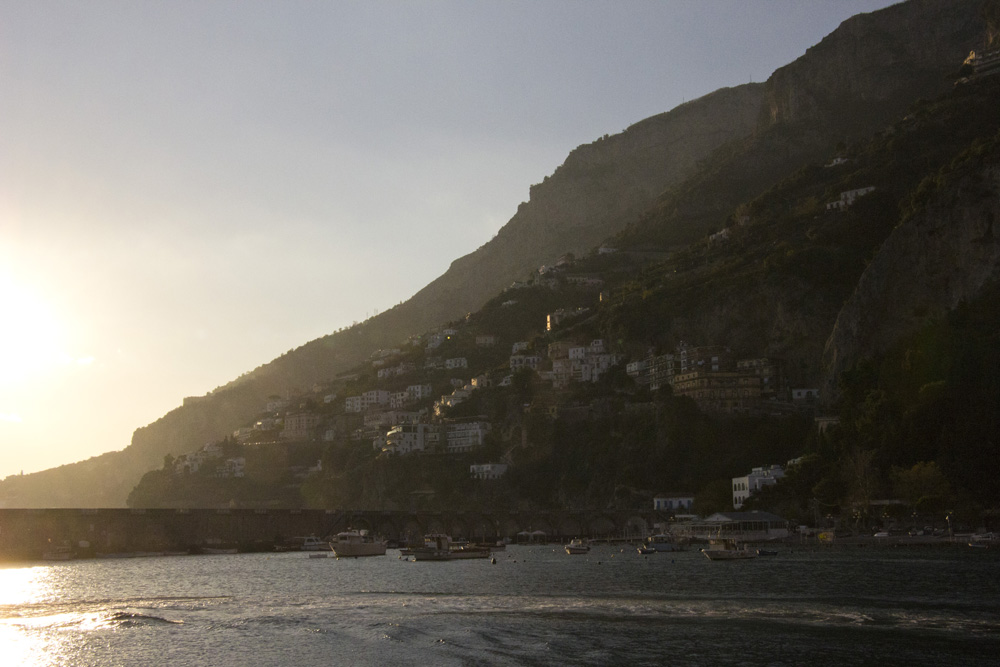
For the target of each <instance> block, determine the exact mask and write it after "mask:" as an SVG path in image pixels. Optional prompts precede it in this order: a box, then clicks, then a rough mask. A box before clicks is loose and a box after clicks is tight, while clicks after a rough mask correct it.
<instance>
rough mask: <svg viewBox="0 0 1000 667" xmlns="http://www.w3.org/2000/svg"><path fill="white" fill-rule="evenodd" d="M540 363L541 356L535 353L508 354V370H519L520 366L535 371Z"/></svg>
mask: <svg viewBox="0 0 1000 667" xmlns="http://www.w3.org/2000/svg"><path fill="white" fill-rule="evenodd" d="M541 363H542V358H541V357H540V356H538V355H537V354H512V355H511V356H510V370H512V371H519V370H521V369H522V368H530V369H531V370H533V371H537V370H538V367H539V366H540V365H541Z"/></svg>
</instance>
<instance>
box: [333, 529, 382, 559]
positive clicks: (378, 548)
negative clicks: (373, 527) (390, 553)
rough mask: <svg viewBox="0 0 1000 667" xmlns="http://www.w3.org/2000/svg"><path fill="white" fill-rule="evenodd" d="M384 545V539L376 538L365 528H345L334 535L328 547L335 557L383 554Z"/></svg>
mask: <svg viewBox="0 0 1000 667" xmlns="http://www.w3.org/2000/svg"><path fill="white" fill-rule="evenodd" d="M386 545H387V542H386V541H385V540H376V539H375V538H373V537H372V536H370V535H369V534H368V531H367V530H345V531H343V532H341V533H337V534H336V535H334V537H333V539H332V540H331V541H330V547H331V548H333V553H334V555H336V556H337V558H358V557H360V556H384V555H385V548H386Z"/></svg>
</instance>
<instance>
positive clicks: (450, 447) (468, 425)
mask: <svg viewBox="0 0 1000 667" xmlns="http://www.w3.org/2000/svg"><path fill="white" fill-rule="evenodd" d="M489 432H490V423H489V422H478V421H477V422H461V423H458V424H446V425H445V428H444V436H445V451H447V452H448V453H449V454H461V453H462V452H471V451H472V450H473V449H476V448H477V447H482V445H483V443H484V442H485V438H486V434H487V433H489Z"/></svg>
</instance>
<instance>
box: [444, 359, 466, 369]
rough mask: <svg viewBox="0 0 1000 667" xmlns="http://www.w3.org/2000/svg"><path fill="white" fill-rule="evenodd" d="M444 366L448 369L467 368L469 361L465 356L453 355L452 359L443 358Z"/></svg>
mask: <svg viewBox="0 0 1000 667" xmlns="http://www.w3.org/2000/svg"><path fill="white" fill-rule="evenodd" d="M444 367H445V368H447V369H449V370H450V369H453V368H468V367H469V362H468V361H467V360H466V358H465V357H455V358H453V359H445V360H444Z"/></svg>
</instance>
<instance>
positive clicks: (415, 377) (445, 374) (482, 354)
mask: <svg viewBox="0 0 1000 667" xmlns="http://www.w3.org/2000/svg"><path fill="white" fill-rule="evenodd" d="M614 252H615V250H614V249H610V248H605V247H602V248H601V249H600V254H611V253H614ZM574 263H575V261H574V259H573V258H572V256H567V257H561V258H559V260H557V261H556V262H555V263H554V264H553V265H552V266H543V267H540V268H539V270H538V272H537V276H534V277H532V278H531V279H529V280H528V281H525V282H524V283H514V284H513V285H512V286H511V287H510V288H509V289H508V290H507V291H506V292H505V293H504V295H503V296H502V297H501V298H500V299H499V300H498V303H497V304H495V305H494V310H499V311H505V314H508V315H513V313H516V312H518V310H519V309H520V308H522V306H523V305H524V304H519V301H518V299H517V295H518V292H519V291H522V290H526V291H525V292H523V294H524V295H525V296H527V294H528V293H529V292H530V291H531V290H538V289H542V290H544V291H546V292H549V293H552V294H553V295H557V296H558V295H560V294H564V293H566V294H569V293H572V294H573V295H574V296H576V297H579V296H580V294H581V293H582V294H583V295H584V300H586V299H596V300H598V301H599V300H600V299H606V298H608V293H607V292H606V291H602V288H603V287H604V281H603V280H602V279H600V278H599V277H597V276H595V275H593V274H589V275H587V276H585V277H583V278H581V277H580V276H577V275H575V274H574V273H573V272H572V269H573V266H574ZM557 300H558V298H557ZM591 317H592V308H591V307H589V306H586V305H572V306H569V305H567V306H564V307H558V308H554V309H551V310H548V311H546V312H545V313H544V318H542V317H539V318H538V319H536V320H533V321H537V322H538V323H539V326H538V328H537V329H535V330H531V329H527V330H521V331H515V333H516V334H518V335H517V336H516V338H513V339H511V332H510V331H506V332H505V333H503V334H501V333H500V332H496V331H491V330H488V329H485V328H484V327H483V325H482V324H481V323H480V322H478V321H477V320H476V318H475V317H473V316H472V315H471V314H470V316H469V317H467V318H466V320H465V321H462V322H455V323H451V324H449V325H447V326H444V327H441V328H439V329H436V330H433V331H429V332H426V333H424V334H422V335H419V336H412V337H411V338H409V339H408V340H407V341H405V342H404V343H403V344H401V345H400V346H399V347H394V348H389V349H380V350H377V351H375V352H374V353H372V354H371V356H370V358H369V360H368V362H367V363H365V364H364V365H363V366H361V367H359V368H356V369H354V370H353V371H352V372H350V373H347V374H344V375H343V376H342V377H339V378H337V379H335V380H333V381H331V382H328V383H317V384H316V385H315V386H314V387H312V390H311V391H309V392H304V393H300V394H293V393H292V392H287V393H286V395H285V396H277V395H275V396H271V397H270V398H269V399H268V401H267V402H266V403H265V404H264V405H263V406H262V410H261V412H260V414H259V415H258V418H257V419H256V420H255V421H254V422H253V423H252V424H247V425H246V426H244V427H241V428H239V429H237V430H236V431H234V432H233V433H232V437H231V438H227V440H226V441H224V442H213V443H208V444H206V445H204V446H203V447H202V448H201V449H199V450H197V451H195V452H192V453H190V454H186V455H181V456H178V457H177V458H176V459H175V460H174V461H173V463H172V466H173V467H172V471H173V474H175V475H190V474H193V473H197V472H198V471H199V470H202V474H206V470H205V469H204V467H205V466H210V467H211V470H210V472H209V473H207V474H210V475H211V476H213V477H215V478H220V479H227V478H241V477H243V476H244V475H245V474H246V466H247V463H246V451H247V450H246V449H245V448H247V447H249V448H251V449H252V450H253V451H258V452H259V451H264V450H281V451H283V452H285V453H284V456H283V457H282V460H284V461H291V460H293V459H297V463H298V465H294V466H293V465H292V464H289V469H290V471H291V473H292V479H294V480H297V482H296V483H302V481H304V480H305V479H307V478H308V477H309V476H310V475H313V476H315V475H322V474H323V472H324V471H323V463H322V460H321V459H322V452H323V447H324V446H327V445H330V444H335V443H336V444H343V443H351V444H350V446H351V447H355V448H363V447H365V446H366V444H367V446H370V448H371V455H373V456H375V457H376V458H379V457H383V458H384V457H394V458H397V457H398V458H401V459H403V460H407V459H410V458H412V457H420V456H433V457H438V458H442V457H443V459H444V460H447V459H449V458H453V459H456V461H457V459H458V458H461V457H460V455H465V457H466V458H463V459H462V460H468V457H471V458H472V459H473V462H471V463H468V464H467V465H468V470H467V474H468V476H469V477H470V478H471V479H474V480H478V481H480V482H486V481H490V482H494V481H496V480H499V479H502V478H503V476H504V475H505V474H506V473H507V472H508V470H510V468H511V466H512V465H513V461H512V460H511V457H510V456H505V455H504V452H509V450H510V449H511V448H513V447H516V446H518V445H521V444H524V441H525V439H526V438H527V433H526V430H525V429H523V428H516V427H515V426H512V423H511V420H510V419H509V418H508V419H507V420H506V422H504V423H494V422H493V421H491V419H490V418H489V417H488V416H487V415H486V414H485V413H486V412H488V410H487V409H484V408H483V407H482V405H481V403H477V400H476V399H477V398H478V397H479V396H480V395H481V394H483V392H484V391H488V393H491V395H492V396H496V395H498V392H503V391H505V390H510V389H511V388H512V387H513V386H514V385H515V384H516V383H518V382H520V383H530V384H532V385H534V386H536V387H537V388H538V391H536V392H535V396H534V398H533V400H532V401H531V402H529V403H525V404H523V405H522V406H521V410H522V411H523V414H524V415H526V416H528V415H534V416H539V417H541V418H542V419H547V420H550V421H551V420H555V419H557V418H559V417H560V416H563V417H571V416H572V415H574V414H592V413H593V412H594V411H595V410H598V409H599V405H600V404H601V402H602V401H603V400H606V399H604V398H602V397H601V395H602V393H606V388H605V389H600V388H598V386H599V385H600V384H601V382H602V380H605V381H607V378H608V377H609V376H616V377H617V378H618V380H617V381H618V382H619V383H620V382H625V383H627V384H628V385H629V386H631V389H630V390H629V391H630V392H632V393H634V394H636V395H651V394H650V393H651V392H652V393H655V392H668V393H669V394H670V395H672V396H675V397H686V398H689V399H691V401H692V402H693V403H694V404H695V405H697V406H698V409H700V410H701V411H703V412H705V413H710V414H717V415H773V416H779V417H780V416H782V415H814V414H815V413H816V409H817V405H818V399H819V391H818V389H816V388H809V387H793V386H790V384H789V382H788V380H787V373H786V370H785V364H784V362H783V361H782V360H781V359H776V358H768V357H749V358H741V357H738V356H737V355H735V354H734V353H733V352H732V351H731V350H730V349H729V348H727V347H725V346H722V345H712V344H703V345H692V344H690V343H688V342H684V341H681V342H679V343H678V344H677V345H676V347H674V349H672V350H670V351H667V352H659V353H658V352H657V351H656V350H649V351H648V352H647V354H646V355H644V356H640V357H639V358H630V357H629V356H628V355H627V354H626V353H625V352H624V350H626V349H634V346H629V345H627V344H626V342H625V341H616V342H615V343H614V344H611V343H610V342H609V341H608V340H606V339H605V338H595V337H589V336H587V335H586V332H589V331H593V329H592V327H589V326H587V323H588V321H589V319H588V318H591ZM587 386H590V387H594V388H595V391H597V392H598V393H597V394H596V395H593V396H592V397H591V398H590V399H589V400H588V401H583V400H581V399H579V398H574V396H575V395H576V394H577V393H578V392H579V389H580V388H582V387H587ZM470 405H473V406H478V407H474V409H472V410H471V411H470V410H469V409H467V408H468V406H470ZM632 409H639V410H641V409H643V408H642V404H641V403H640V404H635V405H634V407H633V408H632ZM480 413H483V414H480ZM488 443H499V447H493V448H488V447H486V445H487V444H488ZM234 447H235V449H234ZM237 449H241V450H242V453H241V452H240V451H236V450H237ZM487 450H489V451H493V452H499V456H498V458H496V459H492V460H491V459H484V458H481V457H480V456H478V454H479V453H480V452H484V451H487ZM294 451H298V454H295V453H291V452H294ZM227 452H235V453H233V454H232V455H228V454H227ZM303 452H307V453H305V454H303ZM308 456H312V457H313V459H315V460H312V462H311V464H310V463H309V461H303V460H302V459H303V457H308ZM310 460H311V459H310ZM761 464H762V467H755V468H754V470H753V472H751V473H749V474H748V475H747V476H744V477H742V478H738V479H734V480H733V496H732V509H736V510H738V509H740V508H741V507H742V505H743V501H744V500H745V499H746V498H747V497H748V496H749V495H750V494H752V493H754V492H755V491H758V490H760V489H761V488H764V487H765V486H767V485H769V484H773V483H774V482H775V481H777V480H778V479H780V478H781V476H782V468H781V466H777V465H773V464H770V463H768V462H766V461H765V462H761ZM765 464H766V465H765ZM693 497H694V496H693V494H679V495H676V494H675V495H663V494H659V495H656V496H655V497H652V494H651V497H649V498H648V504H649V506H650V507H653V508H655V509H658V510H668V511H670V512H676V513H679V514H685V513H689V512H690V511H691V510H692V503H693Z"/></svg>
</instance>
